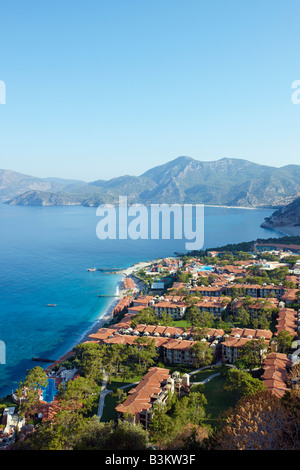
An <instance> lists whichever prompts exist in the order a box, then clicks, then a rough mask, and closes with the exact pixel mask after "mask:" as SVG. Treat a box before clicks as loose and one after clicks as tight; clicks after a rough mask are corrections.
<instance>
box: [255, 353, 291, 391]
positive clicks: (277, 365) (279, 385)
mask: <svg viewBox="0 0 300 470" xmlns="http://www.w3.org/2000/svg"><path fill="white" fill-rule="evenodd" d="M290 366H291V361H290V360H289V359H288V357H287V355H286V354H280V353H275V352H273V353H271V354H268V355H267V356H266V359H265V362H264V367H263V369H264V372H263V375H262V376H261V380H262V381H263V384H264V386H265V387H266V388H267V390H269V392H271V393H272V394H273V395H275V396H276V397H278V398H281V397H282V396H283V395H284V394H285V392H286V391H287V390H288V387H287V385H286V378H287V373H288V372H287V369H288V368H289V367H290Z"/></svg>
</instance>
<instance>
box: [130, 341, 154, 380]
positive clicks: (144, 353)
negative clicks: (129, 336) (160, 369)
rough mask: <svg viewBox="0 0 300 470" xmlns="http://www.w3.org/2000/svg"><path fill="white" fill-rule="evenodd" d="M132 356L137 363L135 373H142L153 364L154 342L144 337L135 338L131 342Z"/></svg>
mask: <svg viewBox="0 0 300 470" xmlns="http://www.w3.org/2000/svg"><path fill="white" fill-rule="evenodd" d="M132 356H133V359H135V360H136V361H137V362H138V364H137V365H136V369H137V371H138V372H139V373H142V372H144V371H145V370H146V369H147V368H148V367H149V366H150V365H152V364H153V363H154V359H155V358H156V356H157V352H156V347H155V340H154V339H153V338H147V337H146V336H144V337H140V338H136V339H135V340H134V342H133V348H132Z"/></svg>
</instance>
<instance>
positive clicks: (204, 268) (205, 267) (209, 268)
mask: <svg viewBox="0 0 300 470" xmlns="http://www.w3.org/2000/svg"><path fill="white" fill-rule="evenodd" d="M213 270H214V267H213V266H201V268H199V271H213Z"/></svg>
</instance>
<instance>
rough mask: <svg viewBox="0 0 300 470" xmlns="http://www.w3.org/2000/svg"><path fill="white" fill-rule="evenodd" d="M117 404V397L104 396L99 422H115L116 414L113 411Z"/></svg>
mask: <svg viewBox="0 0 300 470" xmlns="http://www.w3.org/2000/svg"><path fill="white" fill-rule="evenodd" d="M117 404H118V403H117V397H113V396H112V395H111V394H109V395H106V397H105V401H104V408H103V414H102V418H101V421H103V422H108V421H112V420H113V421H117V412H116V410H115V407H116V406H117Z"/></svg>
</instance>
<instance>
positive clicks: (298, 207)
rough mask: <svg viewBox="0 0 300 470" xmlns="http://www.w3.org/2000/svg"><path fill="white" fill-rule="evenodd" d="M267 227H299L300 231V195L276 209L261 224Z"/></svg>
mask: <svg viewBox="0 0 300 470" xmlns="http://www.w3.org/2000/svg"><path fill="white" fill-rule="evenodd" d="M261 226H262V227H265V228H280V227H298V228H299V231H300V197H298V198H297V199H295V200H294V201H293V202H292V203H291V204H288V205H287V206H285V207H282V208H280V209H279V210H277V211H275V212H274V213H273V214H272V215H271V217H268V218H266V219H265V221H264V222H263V223H262V224H261Z"/></svg>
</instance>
